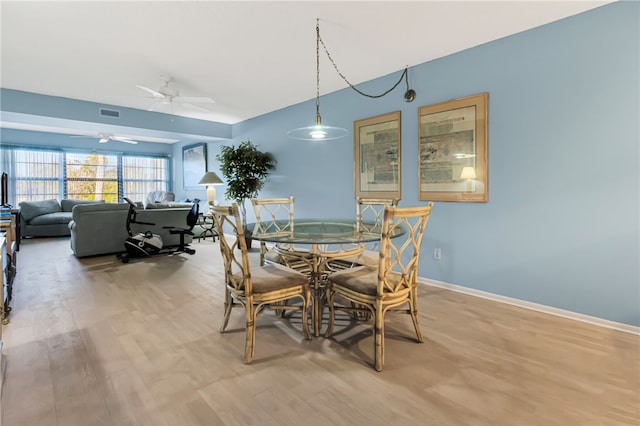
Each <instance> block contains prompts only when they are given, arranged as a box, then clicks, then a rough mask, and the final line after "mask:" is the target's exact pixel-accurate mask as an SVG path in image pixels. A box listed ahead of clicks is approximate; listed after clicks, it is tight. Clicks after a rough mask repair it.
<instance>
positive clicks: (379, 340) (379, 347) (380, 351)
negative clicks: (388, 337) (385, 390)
mask: <svg viewBox="0 0 640 426" xmlns="http://www.w3.org/2000/svg"><path fill="white" fill-rule="evenodd" d="M374 317H375V325H374V333H375V339H374V350H375V368H376V371H382V366H383V365H384V314H383V313H382V309H381V308H380V307H379V306H377V307H376V313H375V315H374Z"/></svg>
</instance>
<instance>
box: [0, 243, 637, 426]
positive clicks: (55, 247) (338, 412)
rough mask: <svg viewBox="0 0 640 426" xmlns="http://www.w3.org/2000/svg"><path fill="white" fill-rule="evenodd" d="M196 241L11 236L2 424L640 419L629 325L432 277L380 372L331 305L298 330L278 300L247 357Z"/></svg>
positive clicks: (394, 320)
mask: <svg viewBox="0 0 640 426" xmlns="http://www.w3.org/2000/svg"><path fill="white" fill-rule="evenodd" d="M193 247H195V248H196V250H197V253H196V254H195V255H193V256H188V255H180V256H173V257H154V258H149V259H145V260H142V261H132V263H130V264H127V265H125V264H121V263H120V262H118V261H117V260H116V259H115V257H114V256H102V257H96V258H89V259H76V258H75V257H74V256H73V255H72V254H71V251H70V249H69V241H68V239H66V238H62V239H37V240H35V239H34V240H25V241H23V244H22V245H21V248H20V252H19V254H18V275H17V276H16V281H15V289H14V302H13V312H12V315H11V323H10V324H9V325H7V326H4V334H3V337H4V343H5V353H6V355H7V359H8V364H7V370H6V377H5V383H4V389H3V393H2V424H3V425H4V426H10V425H216V424H254V425H267V424H280V425H329V424H348V425H618V424H628V425H638V424H640V411H639V410H640V409H639V406H640V382H639V381H640V371H639V364H640V354H639V344H640V338H639V337H638V336H637V335H633V334H629V333H624V332H619V331H613V330H609V329H605V328H600V327H597V326H593V325H587V324H583V323H579V322H574V321H571V320H568V319H563V318H559V317H554V316H550V315H546V314H542V313H538V312H533V311H529V310H525V309H522V308H517V307H514V306H510V305H505V304H500V303H497V302H492V301H488V300H484V299H480V298H475V297H472V296H468V295H464V294H459V293H455V292H451V291H449V290H444V289H437V288H431V287H421V289H420V296H419V310H420V315H419V317H420V323H421V326H422V331H423V334H424V336H425V342H424V343H423V344H418V343H416V342H415V340H414V339H413V336H414V332H413V327H412V325H411V321H410V318H409V317H408V316H406V315H402V316H397V317H392V316H387V318H388V321H387V327H386V343H385V346H386V354H385V358H386V359H385V366H384V370H383V371H382V372H381V373H377V372H375V371H374V370H373V368H372V366H371V363H372V361H373V343H372V333H371V327H370V324H364V325H363V324H356V323H352V322H350V321H349V320H348V319H347V318H346V317H342V319H341V320H340V321H338V322H337V324H336V330H335V331H336V332H337V334H336V335H335V337H334V338H330V339H326V338H322V337H319V338H314V339H313V340H310V341H308V340H304V339H303V338H302V333H301V332H300V318H299V317H295V316H294V317H292V318H291V319H288V320H287V319H284V320H283V319H277V318H275V316H274V314H273V313H272V312H266V313H264V314H263V315H262V316H261V317H260V319H259V322H258V330H257V341H256V352H255V357H254V361H253V363H252V364H251V365H244V364H243V362H242V359H243V344H244V332H243V321H244V319H243V315H242V313H241V312H239V311H236V312H235V313H232V316H231V321H230V324H229V331H228V332H226V333H224V334H221V333H219V332H218V328H219V326H220V322H221V320H222V295H223V287H222V275H221V268H220V252H219V247H218V244H217V243H212V242H211V240H207V241H202V242H200V243H197V242H195V243H193ZM252 259H253V260H254V261H255V259H257V252H255V253H253V254H252Z"/></svg>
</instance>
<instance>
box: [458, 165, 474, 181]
mask: <svg viewBox="0 0 640 426" xmlns="http://www.w3.org/2000/svg"><path fill="white" fill-rule="evenodd" d="M475 178H476V169H474V168H473V167H471V166H467V167H463V168H462V173H461V174H460V179H475Z"/></svg>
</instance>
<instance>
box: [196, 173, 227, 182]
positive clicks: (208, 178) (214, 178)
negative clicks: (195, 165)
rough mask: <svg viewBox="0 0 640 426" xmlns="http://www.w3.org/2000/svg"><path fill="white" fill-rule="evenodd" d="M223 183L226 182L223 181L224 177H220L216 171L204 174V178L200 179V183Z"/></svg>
mask: <svg viewBox="0 0 640 426" xmlns="http://www.w3.org/2000/svg"><path fill="white" fill-rule="evenodd" d="M221 183H224V182H222V179H220V177H219V176H218V175H217V174H215V173H214V172H207V173H205V174H204V176H202V179H200V182H198V185H218V184H221Z"/></svg>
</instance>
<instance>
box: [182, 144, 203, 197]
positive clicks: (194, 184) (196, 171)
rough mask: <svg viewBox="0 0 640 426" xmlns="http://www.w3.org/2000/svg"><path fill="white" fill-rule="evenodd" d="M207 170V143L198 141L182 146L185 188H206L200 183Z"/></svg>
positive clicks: (183, 182)
mask: <svg viewBox="0 0 640 426" xmlns="http://www.w3.org/2000/svg"><path fill="white" fill-rule="evenodd" d="M206 172H207V144H206V143H198V144H195V145H189V146H185V147H183V148H182V184H183V186H184V189H185V190H204V189H205V188H204V187H203V186H202V185H198V182H200V179H202V176H204V174H205V173H206Z"/></svg>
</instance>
